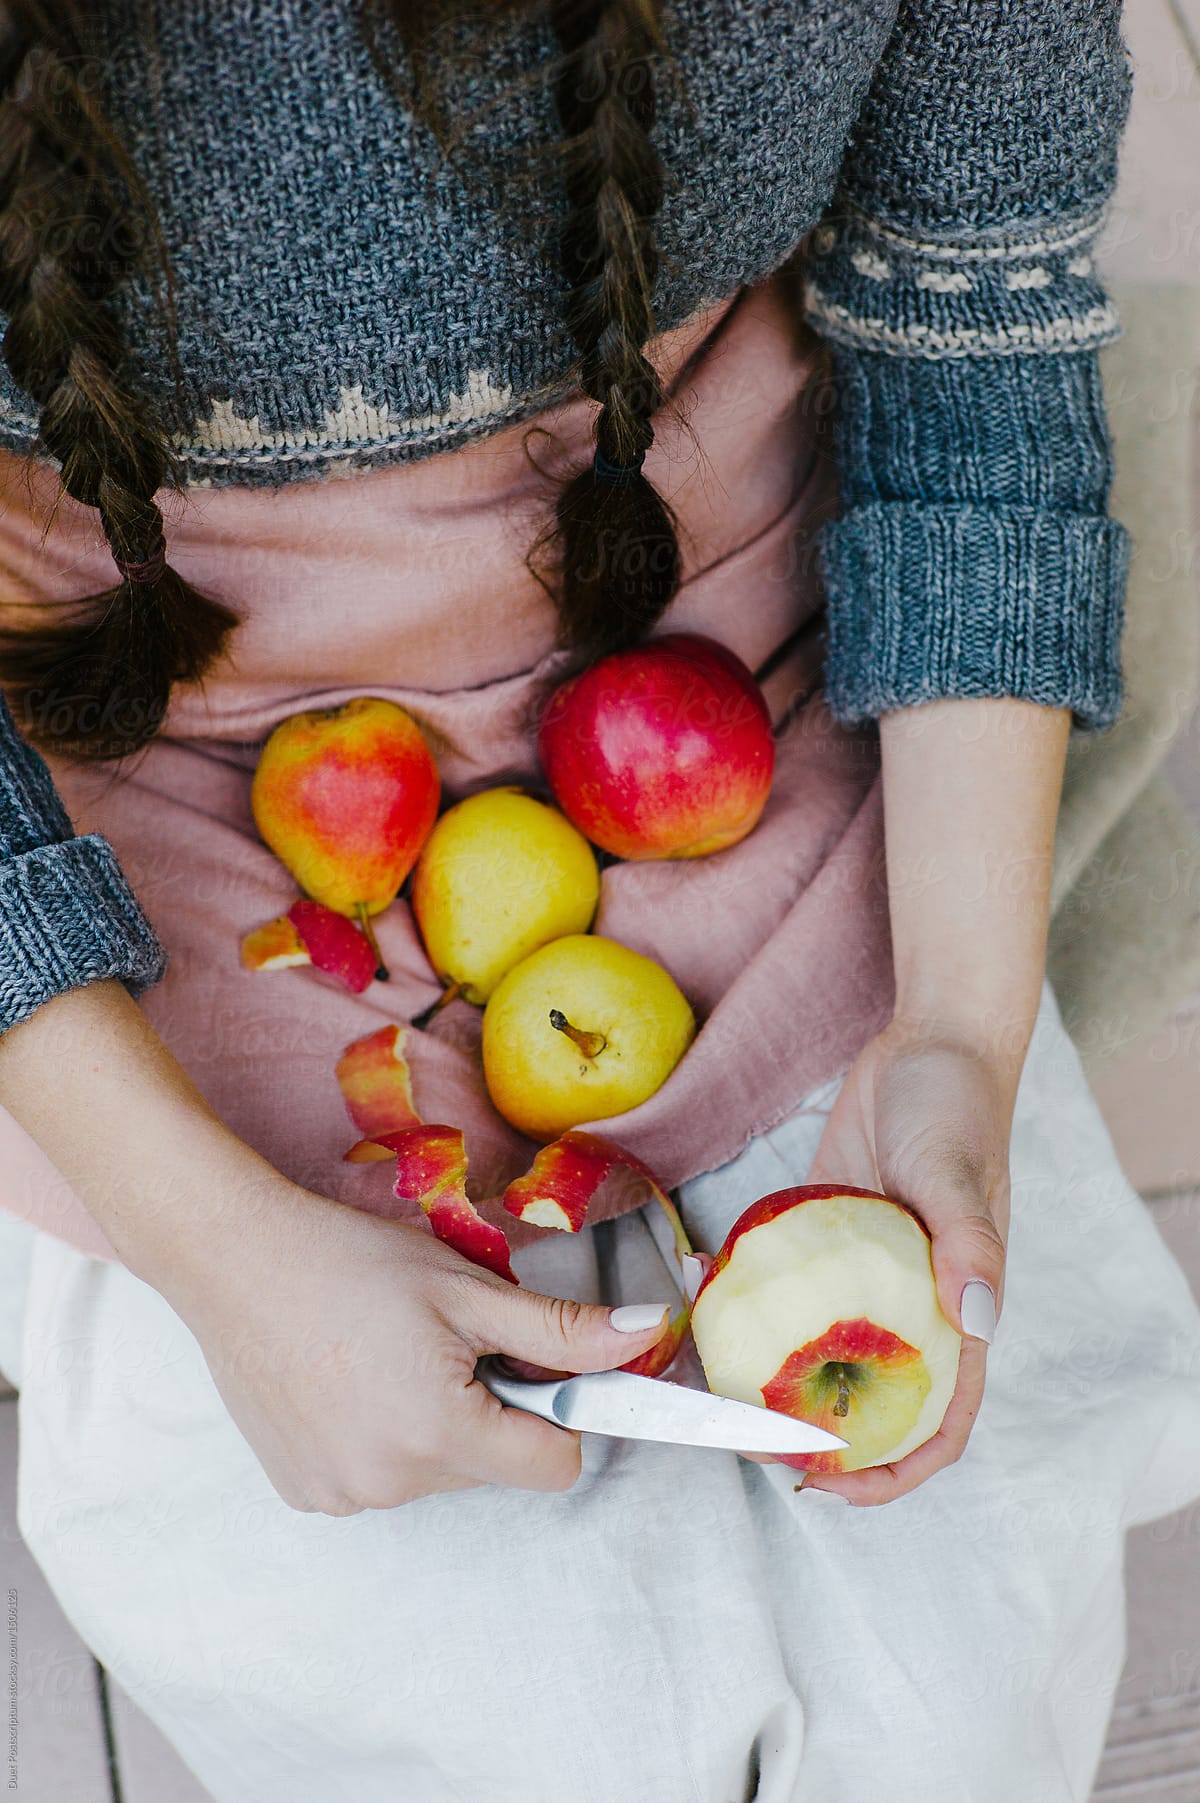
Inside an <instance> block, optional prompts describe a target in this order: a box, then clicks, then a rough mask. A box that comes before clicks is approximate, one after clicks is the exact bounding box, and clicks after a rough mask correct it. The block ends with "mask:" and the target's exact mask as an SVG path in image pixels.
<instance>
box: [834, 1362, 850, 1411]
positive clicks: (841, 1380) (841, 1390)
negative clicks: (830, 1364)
mask: <svg viewBox="0 0 1200 1803" xmlns="http://www.w3.org/2000/svg"><path fill="white" fill-rule="evenodd" d="M833 1412H834V1414H835V1415H848V1414H849V1413H850V1385H849V1384H848V1383H847V1382H846V1372H845V1369H844V1367H843V1366H841V1365H839V1366H838V1393H837V1401H836V1402H835V1403H834V1405H833Z"/></svg>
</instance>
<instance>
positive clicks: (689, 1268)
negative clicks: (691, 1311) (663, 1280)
mask: <svg viewBox="0 0 1200 1803" xmlns="http://www.w3.org/2000/svg"><path fill="white" fill-rule="evenodd" d="M679 1262H680V1264H681V1265H682V1266H683V1288H684V1293H685V1295H686V1296H687V1299H688V1301H689V1302H694V1301H695V1300H696V1291H697V1290H698V1289H699V1288H700V1285H701V1284H702V1283H703V1281H704V1266H703V1264H702V1263H701V1261H700V1260H699V1259H698V1258H697V1257H696V1254H695V1253H694V1252H685V1253H684V1255H683V1257H682V1258H681V1259H680V1261H679Z"/></svg>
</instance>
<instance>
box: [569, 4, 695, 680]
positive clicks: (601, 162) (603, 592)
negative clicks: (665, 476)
mask: <svg viewBox="0 0 1200 1803" xmlns="http://www.w3.org/2000/svg"><path fill="white" fill-rule="evenodd" d="M552 22H553V25H554V30H555V35H556V36H557V39H558V42H559V44H560V45H561V47H562V49H563V51H564V53H565V55H564V59H563V64H562V68H561V70H560V72H559V74H558V78H557V80H556V82H555V89H554V94H555V104H556V106H557V110H558V117H559V121H560V123H561V125H562V129H563V133H564V137H565V144H564V151H565V180H566V192H567V203H568V208H569V211H568V214H567V217H566V219H565V221H564V223H563V227H562V231H561V234H560V240H559V261H560V265H561V269H562V276H563V280H564V282H565V284H566V289H567V299H566V325H567V329H568V331H569V332H570V334H571V338H572V341H573V342H574V345H575V348H576V350H577V351H578V353H579V358H580V365H579V385H580V387H581V388H582V389H583V391H584V393H585V394H587V395H589V396H590V397H591V399H592V400H593V401H597V402H598V403H599V406H600V412H599V416H598V417H597V420H596V425H595V433H596V455H595V459H594V461H593V464H592V466H591V467H590V468H586V469H583V470H581V471H580V472H579V473H578V474H577V475H576V476H575V477H574V478H573V480H572V481H570V482H569V483H568V484H567V486H566V488H565V489H564V490H563V492H562V493H561V495H560V496H559V498H558V505H557V509H556V514H557V527H558V534H559V542H560V555H561V578H560V595H559V608H560V612H561V616H562V622H563V630H564V637H565V638H566V640H567V642H568V643H569V644H570V645H572V646H573V647H575V648H577V649H578V650H580V651H582V652H584V653H587V654H591V655H595V654H598V653H600V652H603V651H607V650H611V649H615V648H618V647H621V646H625V645H628V644H632V643H633V642H634V641H636V640H637V639H639V638H641V637H643V636H644V635H645V633H646V632H648V631H649V629H650V628H651V627H652V626H653V625H654V623H655V621H656V620H657V619H658V617H659V615H660V614H661V613H662V611H663V609H664V608H665V607H666V606H667V603H668V602H669V601H670V600H671V599H672V597H673V596H674V594H675V592H676V590H677V589H678V587H679V545H678V539H677V536H676V526H675V520H674V517H673V515H672V513H671V510H670V508H669V507H668V505H667V503H666V502H665V501H664V499H663V498H662V496H661V495H659V494H658V492H657V490H656V489H655V488H654V487H653V485H652V484H651V483H650V481H649V480H648V479H647V477H646V476H645V475H644V474H643V473H642V463H643V460H644V458H645V455H646V451H647V450H648V448H649V446H650V444H651V443H652V441H653V438H654V431H653V427H652V426H651V423H650V422H651V420H652V418H653V416H654V415H655V414H656V413H657V412H658V410H659V408H660V407H661V406H662V404H663V400H664V396H663V391H662V385H661V383H660V381H659V378H658V375H657V373H656V371H655V370H654V369H653V367H652V366H651V364H650V363H649V361H648V360H647V358H646V355H645V352H644V349H643V347H644V345H645V344H646V341H647V340H648V339H649V338H651V337H652V336H653V333H654V311H653V306H652V294H653V289H654V278H655V276H656V274H657V272H658V252H657V249H656V247H655V242H654V230H653V226H654V219H655V215H656V214H657V212H658V210H659V207H660V206H661V204H662V194H663V171H662V165H661V163H660V161H659V157H658V153H657V151H656V149H655V147H654V144H653V142H652V140H651V137H650V128H651V126H652V125H653V123H654V110H655V90H654V78H653V69H652V64H651V56H652V53H653V52H654V51H655V50H656V49H658V48H660V47H661V40H660V33H659V26H658V19H657V9H656V6H655V0H598V3H597V0H555V3H554V5H553V7H552Z"/></svg>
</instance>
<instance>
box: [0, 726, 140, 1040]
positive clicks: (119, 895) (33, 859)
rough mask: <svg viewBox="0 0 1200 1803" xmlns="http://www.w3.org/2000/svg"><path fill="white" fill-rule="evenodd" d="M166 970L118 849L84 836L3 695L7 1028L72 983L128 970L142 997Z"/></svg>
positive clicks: (1, 920)
mask: <svg viewBox="0 0 1200 1803" xmlns="http://www.w3.org/2000/svg"><path fill="white" fill-rule="evenodd" d="M165 968H166V954H165V952H164V951H163V948H162V946H161V945H160V944H159V941H158V939H157V937H156V935H155V933H154V929H153V928H152V927H151V925H150V923H149V921H148V920H147V919H146V916H145V914H144V913H143V912H142V909H141V907H140V906H139V904H138V901H137V898H136V897H135V896H134V894H133V892H132V890H131V889H130V887H129V885H128V883H127V882H126V881H125V878H124V877H123V876H122V874H121V870H120V867H119V865H118V863H117V860H116V857H115V855H114V853H113V849H112V846H111V845H110V844H109V843H108V840H107V839H104V838H101V836H100V834H99V833H86V834H83V835H81V836H79V837H78V838H77V837H76V836H75V834H74V832H73V830H72V827H71V822H70V820H69V819H68V818H67V813H66V809H65V808H64V807H63V804H62V802H61V800H60V799H59V796H58V794H57V792H56V790H55V788H54V784H53V782H52V781H51V778H50V772H49V771H48V770H47V768H46V765H45V763H44V761H43V760H42V759H41V758H40V757H39V756H38V754H37V752H36V751H34V750H33V748H32V746H30V745H28V744H27V743H26V742H25V740H24V739H23V738H22V737H21V735H20V733H19V732H18V731H17V727H16V724H15V722H14V720H13V717H12V713H11V711H10V710H9V707H8V704H7V702H6V701H5V699H4V696H3V694H2V693H0V1033H2V1032H5V1031H7V1029H8V1028H9V1027H12V1026H15V1025H16V1024H17V1022H18V1021H21V1020H24V1019H25V1018H26V1016H28V1015H30V1014H32V1013H33V1011H34V1009H35V1008H38V1007H40V1006H41V1004H42V1003H43V1002H46V1001H49V999H50V997H51V996H54V995H60V994H62V993H63V992H64V991H66V990H68V989H76V988H79V987H80V986H81V985H82V984H84V983H95V982H98V981H100V979H101V978H104V977H120V978H121V979H122V981H123V982H124V983H125V986H126V988H127V989H129V990H130V992H131V993H132V994H133V995H139V994H140V993H141V992H142V990H143V989H147V988H149V987H150V985H151V984H152V983H156V982H157V981H158V979H159V977H160V976H161V975H162V974H163V971H164V969H165Z"/></svg>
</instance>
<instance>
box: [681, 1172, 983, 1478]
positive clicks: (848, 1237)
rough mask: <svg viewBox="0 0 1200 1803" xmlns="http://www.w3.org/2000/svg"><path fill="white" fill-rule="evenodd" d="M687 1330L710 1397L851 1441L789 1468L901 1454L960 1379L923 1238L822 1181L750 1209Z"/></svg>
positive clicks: (942, 1408)
mask: <svg viewBox="0 0 1200 1803" xmlns="http://www.w3.org/2000/svg"><path fill="white" fill-rule="evenodd" d="M692 1333H693V1335H694V1338H695V1341H696V1349H697V1351H698V1352H699V1354H700V1360H701V1363H702V1364H703V1366H704V1371H705V1375H706V1377H707V1379H708V1385H709V1388H710V1389H711V1390H713V1391H715V1392H716V1393H717V1394H719V1395H722V1396H733V1397H735V1398H737V1399H738V1400H739V1401H742V1402H757V1403H761V1404H763V1405H764V1406H766V1407H768V1408H774V1409H778V1410H780V1412H781V1413H783V1414H785V1415H794V1416H796V1417H797V1418H798V1419H799V1420H802V1421H808V1422H811V1423H812V1424H813V1425H814V1426H816V1427H824V1428H828V1430H829V1431H830V1432H831V1433H835V1434H837V1435H839V1436H840V1437H841V1438H842V1439H843V1440H846V1441H848V1442H849V1445H848V1449H847V1450H846V1451H844V1452H842V1451H836V1450H835V1451H833V1452H826V1453H809V1454H798V1455H794V1456H793V1455H789V1456H788V1457H787V1458H785V1460H784V1463H786V1464H789V1465H794V1466H796V1467H797V1468H798V1469H800V1470H807V1471H858V1470H860V1469H861V1468H862V1467H863V1466H865V1465H878V1464H880V1463H881V1462H882V1461H883V1460H885V1459H886V1460H889V1461H894V1460H896V1459H901V1458H903V1457H904V1455H905V1454H906V1453H909V1452H912V1451H913V1449H914V1448H915V1447H917V1446H920V1445H922V1444H923V1442H924V1441H926V1440H928V1439H929V1437H930V1435H932V1434H934V1433H936V1432H937V1430H938V1428H939V1427H940V1426H941V1423H942V1417H943V1416H944V1415H945V1413H946V1408H947V1406H948V1404H949V1402H950V1398H951V1396H952V1395H953V1393H954V1386H955V1383H956V1382H957V1378H958V1356H959V1349H960V1346H961V1339H960V1336H959V1334H958V1332H957V1330H956V1329H955V1328H954V1327H952V1326H951V1324H950V1322H949V1321H947V1319H946V1317H945V1315H943V1313H942V1311H941V1307H940V1305H939V1303H938V1297H937V1286H936V1283H935V1281H934V1276H933V1264H932V1261H931V1259H930V1255H929V1235H928V1233H927V1231H926V1229H925V1227H924V1226H923V1225H922V1223H921V1221H920V1220H919V1219H918V1218H917V1216H916V1215H915V1214H914V1213H913V1212H912V1210H911V1209H909V1208H906V1207H905V1206H904V1204H903V1203H899V1202H893V1201H891V1200H890V1199H889V1198H888V1197H886V1196H881V1195H877V1194H876V1193H875V1192H874V1191H871V1190H860V1189H849V1188H841V1187H838V1186H836V1185H831V1184H820V1185H811V1186H809V1187H807V1188H799V1189H785V1190H778V1191H776V1192H775V1194H773V1195H770V1196H764V1197H763V1198H762V1200H761V1201H759V1202H755V1203H753V1204H752V1205H751V1207H749V1208H748V1209H746V1210H745V1212H744V1213H743V1214H742V1215H740V1216H739V1217H738V1219H737V1220H736V1221H735V1222H734V1224H733V1226H732V1227H731V1228H730V1230H729V1233H728V1235H727V1237H726V1239H725V1243H724V1245H723V1246H722V1247H721V1250H720V1252H719V1253H718V1254H717V1257H716V1259H715V1260H714V1262H713V1264H712V1266H711V1267H710V1269H709V1270H708V1272H707V1273H706V1274H705V1277H704V1281H703V1282H702V1283H701V1285H700V1287H699V1289H698V1290H697V1291H696V1295H695V1298H694V1300H693V1303H692Z"/></svg>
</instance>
